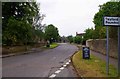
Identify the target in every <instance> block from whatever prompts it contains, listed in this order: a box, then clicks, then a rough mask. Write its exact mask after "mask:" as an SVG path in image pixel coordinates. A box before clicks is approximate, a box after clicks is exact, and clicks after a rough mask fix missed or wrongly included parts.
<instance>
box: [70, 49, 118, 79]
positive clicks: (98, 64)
mask: <svg viewBox="0 0 120 79" xmlns="http://www.w3.org/2000/svg"><path fill="white" fill-rule="evenodd" d="M72 61H73V64H74V66H75V68H76V69H77V71H78V74H79V75H82V76H83V77H116V76H117V69H116V68H115V67H114V66H112V65H109V75H107V74H106V62H105V61H102V60H101V59H99V58H97V57H95V56H94V55H92V54H91V55H90V59H83V58H82V52H81V51H79V52H77V53H76V54H75V55H74V56H73V58H72Z"/></svg>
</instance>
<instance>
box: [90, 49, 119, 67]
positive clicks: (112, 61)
mask: <svg viewBox="0 0 120 79" xmlns="http://www.w3.org/2000/svg"><path fill="white" fill-rule="evenodd" d="M90 53H91V54H93V55H94V56H96V57H98V58H100V59H101V60H104V61H106V55H104V54H101V53H98V52H95V51H93V50H90ZM109 63H110V64H111V65H113V66H114V67H115V68H118V60H117V59H116V58H112V57H109Z"/></svg>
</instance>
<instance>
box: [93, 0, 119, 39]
mask: <svg viewBox="0 0 120 79" xmlns="http://www.w3.org/2000/svg"><path fill="white" fill-rule="evenodd" d="M99 7H100V9H99V12H97V13H96V14H95V16H94V21H93V22H94V24H95V30H97V31H98V32H99V33H101V32H102V37H105V31H106V30H105V28H104V27H103V17H104V16H120V2H107V3H104V4H103V5H100V6H99ZM109 30H110V38H113V39H116V38H117V28H116V27H110V28H109ZM103 34H104V35H103ZM98 35H99V37H101V34H98Z"/></svg>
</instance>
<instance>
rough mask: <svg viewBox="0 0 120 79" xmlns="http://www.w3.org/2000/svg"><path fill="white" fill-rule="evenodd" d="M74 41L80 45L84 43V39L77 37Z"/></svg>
mask: <svg viewBox="0 0 120 79" xmlns="http://www.w3.org/2000/svg"><path fill="white" fill-rule="evenodd" d="M73 40H74V43H77V44H80V43H81V42H82V37H80V36H75V37H74V38H73Z"/></svg>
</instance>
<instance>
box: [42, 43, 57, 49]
mask: <svg viewBox="0 0 120 79" xmlns="http://www.w3.org/2000/svg"><path fill="white" fill-rule="evenodd" d="M58 45H59V44H58V43H51V44H50V47H47V46H44V47H45V48H50V49H53V48H56V47H57V46H58Z"/></svg>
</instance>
